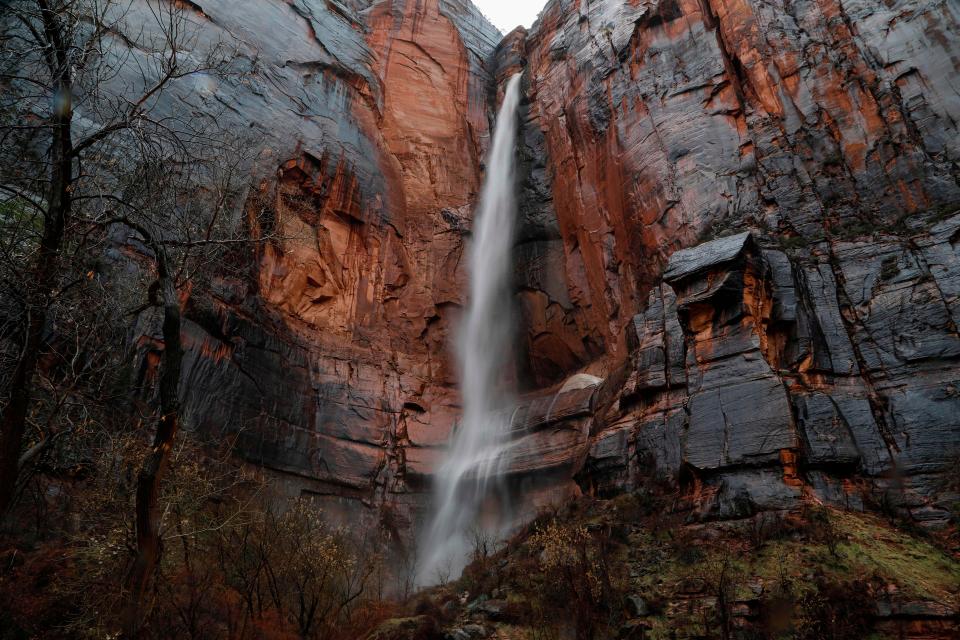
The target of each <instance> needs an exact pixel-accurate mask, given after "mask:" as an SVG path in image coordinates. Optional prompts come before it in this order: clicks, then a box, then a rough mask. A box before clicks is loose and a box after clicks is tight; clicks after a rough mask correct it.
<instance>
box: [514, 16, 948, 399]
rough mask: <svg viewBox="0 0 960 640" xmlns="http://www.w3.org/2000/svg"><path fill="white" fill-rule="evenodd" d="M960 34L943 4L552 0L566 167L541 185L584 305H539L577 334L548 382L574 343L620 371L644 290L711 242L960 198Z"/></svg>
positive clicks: (545, 128) (543, 26)
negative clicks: (750, 229) (677, 254)
mask: <svg viewBox="0 0 960 640" xmlns="http://www.w3.org/2000/svg"><path fill="white" fill-rule="evenodd" d="M957 38H958V15H957V13H956V9H955V8H954V7H950V6H948V5H947V4H945V3H940V4H934V5H931V4H929V3H924V2H912V3H911V2H904V3H897V4H896V5H895V6H886V5H883V6H878V5H876V3H867V2H839V1H836V2H835V1H811V2H783V3H773V4H769V3H767V4H763V3H754V2H750V1H749V0H747V1H743V2H739V1H738V2H718V1H714V0H690V1H687V0H669V1H662V2H617V1H605V2H590V3H586V2H577V1H575V0H570V1H565V0H557V1H555V2H550V3H549V4H548V6H547V7H546V9H545V10H544V12H543V14H542V16H541V18H540V20H539V21H538V23H537V24H536V25H535V27H534V29H533V31H532V32H531V33H530V34H529V35H527V36H526V38H525V41H524V42H523V46H522V49H523V54H522V55H524V56H525V57H526V59H527V64H528V69H529V70H528V76H527V77H528V80H529V92H528V93H529V98H530V103H531V106H530V114H531V115H530V119H531V124H533V125H534V126H535V127H536V128H537V129H538V130H539V135H542V140H536V141H533V142H531V143H529V144H528V147H529V150H530V154H531V155H537V154H540V153H541V150H542V151H543V152H545V153H546V156H547V158H548V159H547V160H546V165H548V167H549V168H548V170H547V171H546V179H545V178H544V177H542V176H540V175H533V176H532V179H531V181H530V182H531V183H533V184H541V183H544V182H546V183H548V184H549V190H550V194H551V197H552V208H553V210H554V211H555V213H556V220H557V224H558V227H559V230H560V234H561V236H562V243H559V242H558V243H553V244H552V245H550V246H551V247H552V250H550V251H547V252H546V253H547V254H548V255H551V256H552V257H549V258H543V257H540V256H538V257H539V259H540V260H541V261H543V260H546V261H548V262H562V263H563V264H564V266H565V270H566V279H567V283H568V287H567V293H568V294H569V296H570V300H569V302H568V301H567V300H564V299H563V298H562V297H558V296H553V295H551V294H550V292H549V291H548V289H547V288H545V287H539V288H537V287H536V286H535V285H536V283H533V284H534V289H536V293H532V294H529V295H527V296H526V301H527V306H528V311H529V314H530V316H531V318H533V319H534V320H535V323H536V322H537V321H539V319H540V318H542V317H543V316H548V317H549V316H550V315H551V311H550V310H551V308H552V307H553V306H559V307H561V308H566V309H568V310H571V312H572V314H573V316H574V317H575V318H576V323H575V325H574V324H571V325H569V326H567V327H561V326H560V325H559V324H558V323H554V324H553V325H551V328H550V329H548V330H546V332H545V333H540V334H539V335H533V336H531V338H530V339H531V341H532V342H533V343H537V342H539V343H541V344H543V345H544V347H545V348H544V349H542V350H541V351H545V352H546V353H545V354H537V355H535V356H534V365H535V369H534V371H533V372H532V373H533V375H534V377H535V379H536V381H537V382H541V383H542V382H544V381H546V380H547V379H549V378H551V377H554V376H556V375H557V373H558V372H559V371H563V370H564V369H567V368H568V366H569V365H568V362H569V361H570V360H571V354H570V353H568V352H566V351H564V350H561V349H550V348H549V347H547V346H546V345H547V343H552V344H561V343H563V344H565V343H570V342H572V341H573V339H574V338H573V336H571V335H569V334H570V333H571V332H572V333H575V334H576V335H577V336H580V337H582V338H583V340H584V343H585V344H584V346H583V348H582V349H581V350H580V353H577V352H576V350H572V351H573V352H574V354H575V355H576V356H577V358H576V359H577V360H579V361H580V362H582V361H583V360H584V358H583V355H584V354H586V355H587V357H588V358H589V357H590V356H593V355H595V353H596V352H597V351H602V352H604V353H605V354H609V355H613V356H614V357H615V358H622V356H623V354H624V346H625V342H624V333H623V328H624V327H625V326H626V324H627V322H628V320H629V319H630V317H631V316H632V315H633V314H634V313H636V311H637V309H638V305H642V302H643V300H644V298H645V290H646V289H647V288H648V287H649V286H650V285H651V284H652V283H653V282H654V280H655V279H656V278H657V276H658V275H659V273H660V271H661V270H662V268H663V266H664V264H665V261H666V259H667V257H668V256H669V255H670V254H671V253H672V252H673V251H674V250H676V249H677V248H679V247H681V246H686V245H689V244H691V243H693V242H695V241H696V240H697V239H699V238H701V237H703V236H704V234H709V233H711V232H712V231H715V230H719V229H723V228H726V227H730V226H736V225H744V224H749V225H753V226H754V227H756V228H762V229H765V230H768V231H769V232H770V233H774V234H778V235H781V236H798V237H801V238H806V239H815V238H820V237H824V236H825V234H827V233H831V232H837V231H838V230H840V229H844V228H850V227H854V226H857V225H873V226H883V225H890V224H894V223H896V222H897V221H898V220H899V219H901V218H902V217H903V216H906V215H909V214H911V213H916V212H922V211H926V210H930V209H935V208H937V207H939V206H942V205H949V204H956V203H957V202H958V201H960V191H958V187H957V180H956V175H957V174H956V172H957V169H956V162H957V159H958V153H960V147H958V146H957V140H958V139H960V138H958V136H957V130H956V126H957V125H956V122H957V120H956V114H957V112H958V110H960V104H958V100H957V97H956V95H957V94H956V89H957V83H958V82H960V80H958V75H957V69H956V64H957V63H956V47H957V46H958V41H957ZM509 49H510V48H509V47H505V48H504V50H505V51H509ZM506 57H509V54H507V56H506ZM531 208H533V206H532V205H531V207H528V210H529V209H531ZM561 248H562V249H563V251H562V256H560V255H559V254H560V252H561ZM554 254H557V255H554ZM535 262H536V261H535ZM540 324H543V323H542V321H541V322H540ZM540 324H538V325H537V326H538V327H539V326H540ZM532 350H533V351H534V352H537V351H538V350H537V349H536V348H534V349H532Z"/></svg>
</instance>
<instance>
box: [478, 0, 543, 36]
mask: <svg viewBox="0 0 960 640" xmlns="http://www.w3.org/2000/svg"><path fill="white" fill-rule="evenodd" d="M473 4H475V5H477V8H479V9H480V11H482V12H483V15H485V16H487V18H488V19H489V20H490V22H492V23H493V26H495V27H496V28H497V29H500V31H502V32H503V33H504V35H506V34H507V33H508V32H510V31H512V30H513V28H514V27H516V26H517V25H523V26H525V27H526V28H528V29H529V28H530V25H532V24H533V21H534V20H536V19H537V14H538V13H540V9H543V5H544V4H546V0H473Z"/></svg>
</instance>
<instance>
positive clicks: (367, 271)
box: [135, 0, 500, 526]
mask: <svg viewBox="0 0 960 640" xmlns="http://www.w3.org/2000/svg"><path fill="white" fill-rule="evenodd" d="M142 10H143V7H140V6H139V5H135V11H142ZM188 11H189V12H190V17H191V20H192V21H193V22H194V24H195V26H196V28H197V33H198V35H199V38H198V43H197V46H198V53H202V50H203V49H205V48H209V47H213V46H215V44H216V43H217V42H226V43H229V44H231V45H235V46H236V47H237V49H238V51H239V55H240V57H239V60H238V61H237V65H236V66H237V67H238V69H237V71H238V73H236V74H234V75H231V76H229V77H228V78H226V79H224V80H223V81H222V82H221V83H220V84H219V85H217V86H216V87H215V89H214V90H213V92H212V95H209V96H206V97H205V98H204V100H205V105H206V108H217V109H218V110H221V111H222V116H221V118H222V123H223V124H224V125H225V127H226V128H229V129H231V130H232V131H235V132H243V131H249V132H250V133H249V136H250V145H251V147H252V148H257V149H262V150H263V152H262V154H261V155H260V157H259V159H258V172H259V176H260V180H261V182H260V188H259V192H256V193H252V194H251V197H250V202H249V206H251V207H257V208H258V210H259V211H260V212H261V214H262V213H263V212H267V213H268V214H269V215H261V216H260V217H261V218H263V219H265V220H269V221H270V222H269V225H268V227H267V228H263V229H261V230H260V231H261V232H262V233H263V234H265V235H269V236H270V237H271V238H272V239H271V240H270V241H269V242H268V243H266V244H264V245H263V246H262V247H260V248H258V255H257V258H256V259H257V263H256V265H255V266H254V269H253V270H254V272H255V273H254V277H253V278H252V279H251V281H249V282H244V281H239V280H235V279H223V280H221V281H219V282H217V283H216V285H215V291H214V292H213V293H214V295H213V296H212V298H211V297H207V296H206V294H204V295H203V296H194V297H193V298H191V299H190V300H188V301H187V303H186V304H187V308H186V317H187V322H186V332H187V342H188V344H189V347H190V348H189V354H188V357H187V363H186V366H185V373H184V376H183V388H182V392H183V395H184V398H185V403H184V406H185V413H186V414H187V417H188V420H189V423H190V424H191V425H193V426H195V427H197V428H200V429H203V430H206V431H209V432H213V433H236V434H239V440H238V449H239V452H240V453H241V455H243V456H244V457H246V458H247V459H248V460H250V461H251V462H253V463H255V464H258V465H263V466H264V467H266V468H268V469H272V470H275V471H277V472H279V474H280V475H279V476H278V477H279V478H281V479H282V480H283V482H282V483H281V484H283V485H284V486H287V487H289V490H290V491H295V492H301V491H306V492H310V493H313V494H316V495H317V496H318V497H319V498H318V499H320V500H322V501H326V502H328V503H329V504H328V505H327V506H328V509H329V510H330V511H331V512H332V513H334V514H336V513H337V512H338V511H340V510H341V508H342V512H343V517H347V518H356V517H363V516H364V514H366V515H369V516H370V517H371V518H376V517H378V516H379V511H378V510H377V509H376V508H370V509H368V508H367V507H376V506H379V505H383V504H388V505H389V504H399V505H400V506H401V507H402V508H401V510H400V512H399V513H400V516H399V517H400V520H401V523H400V526H406V524H405V523H404V519H405V518H406V517H407V515H408V514H409V513H410V509H416V508H417V505H418V504H420V502H422V500H421V498H420V497H419V495H420V494H414V495H413V497H412V498H410V500H411V501H412V504H411V506H410V509H407V508H406V507H405V506H404V503H405V502H406V499H405V498H404V497H403V496H404V495H405V493H404V492H405V491H406V489H407V488H408V484H409V483H410V482H411V481H412V482H414V483H415V484H414V488H418V487H419V486H421V485H422V484H423V482H422V476H423V474H425V473H428V472H429V470H430V469H431V468H432V460H433V454H434V452H435V448H436V446H437V445H438V444H441V443H442V442H443V441H444V440H445V439H446V436H447V434H448V432H449V430H450V428H451V427H452V424H453V421H454V419H455V417H456V415H457V413H458V403H459V400H458V396H457V393H456V390H455V386H454V383H455V380H454V374H453V371H452V369H451V366H450V356H449V353H448V343H449V341H450V332H451V327H452V322H453V321H454V319H455V317H456V314H457V312H458V310H459V308H460V306H461V304H462V302H463V296H464V290H465V286H464V261H463V260H462V253H463V242H464V237H465V234H466V232H467V230H468V229H469V226H470V217H471V215H472V210H471V205H472V203H473V201H474V200H475V197H476V193H477V191H478V190H479V186H480V179H481V171H482V169H481V159H482V157H483V155H484V153H485V150H486V147H487V144H488V138H489V125H490V107H491V104H490V101H489V88H490V86H491V76H490V74H489V73H488V71H487V64H488V60H489V59H490V56H491V54H492V51H493V49H494V46H495V44H496V42H497V41H498V40H499V38H500V35H499V33H498V32H497V31H496V30H495V29H494V28H493V27H492V26H491V25H490V24H489V23H488V22H487V21H486V20H485V19H484V18H483V17H482V16H481V15H480V14H479V12H478V11H477V10H476V8H474V7H473V5H471V4H470V3H469V2H459V1H458V0H429V1H427V2H410V1H407V2H404V1H403V0H397V1H393V0H386V1H383V2H375V3H362V2H361V3H354V4H352V5H349V6H348V5H342V4H338V3H328V2H312V1H309V0H296V1H294V2H282V1H279V0H278V1H276V2H274V1H266V2H258V3H254V4H253V5H251V6H250V7H247V8H245V10H244V11H236V8H235V7H233V6H232V5H231V4H230V3H223V2H217V1H216V0H211V1H210V2H202V3H193V4H192V5H191V7H190V9H188ZM145 22H147V23H148V24H149V20H145ZM178 99H180V100H185V101H190V100H192V99H194V98H193V96H192V94H191V87H179V86H178V87H177V88H176V92H175V93H174V94H173V95H171V100H172V101H171V104H169V105H167V104H164V105H160V108H161V109H175V108H179V105H178V104H177V102H176V100H178ZM418 479H419V480H420V482H419V484H416V483H417V482H418ZM396 496H400V497H396ZM364 505H366V506H367V507H364ZM407 524H408V523H407ZM391 526H392V525H391Z"/></svg>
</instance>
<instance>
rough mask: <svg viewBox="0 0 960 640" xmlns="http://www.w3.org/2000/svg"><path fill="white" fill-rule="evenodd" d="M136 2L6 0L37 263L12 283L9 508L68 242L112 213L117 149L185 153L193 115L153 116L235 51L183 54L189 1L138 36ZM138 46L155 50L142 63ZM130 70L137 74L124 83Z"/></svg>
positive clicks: (16, 163) (20, 173)
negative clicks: (182, 86)
mask: <svg viewBox="0 0 960 640" xmlns="http://www.w3.org/2000/svg"><path fill="white" fill-rule="evenodd" d="M130 6H131V5H130V4H128V5H126V6H124V5H120V4H118V3H116V2H113V1H111V0H19V1H18V0H7V1H5V2H4V3H3V16H2V18H0V20H2V22H0V44H2V52H3V53H2V57H0V87H2V88H3V91H2V94H3V95H4V97H3V98H2V99H0V147H2V148H3V149H4V150H5V151H4V153H5V157H3V158H2V163H0V166H2V167H3V169H2V173H0V193H2V194H3V197H4V204H5V205H6V208H5V210H4V215H5V217H7V218H9V217H13V218H17V220H16V221H15V225H14V226H17V227H18V228H19V229H20V231H21V233H20V234H19V236H18V238H17V240H18V242H17V244H16V245H13V246H15V247H16V248H17V250H18V252H19V253H21V254H23V255H8V257H10V258H12V259H18V258H24V259H25V261H26V263H27V264H28V266H27V268H25V269H22V272H21V274H20V275H21V278H20V279H19V280H17V281H13V282H6V283H4V284H5V285H7V286H6V287H5V289H8V290H10V291H5V292H4V293H5V297H6V298H7V299H8V303H7V306H9V307H10V308H14V307H19V309H20V313H18V314H17V316H18V323H19V324H20V325H21V326H20V327H18V328H17V330H10V331H8V336H9V337H11V338H12V339H13V343H14V344H15V348H14V349H12V351H13V353H14V355H13V356H12V357H11V360H12V362H11V365H12V371H11V372H10V375H9V377H8V382H7V384H6V388H5V389H4V392H5V395H6V402H5V403H4V405H3V407H2V410H0V514H3V513H5V512H6V511H7V510H8V509H9V507H10V504H11V502H12V500H13V497H14V495H15V487H16V481H17V476H18V471H19V466H20V458H21V452H22V449H23V441H24V435H25V431H26V424H27V415H28V412H29V410H30V404H31V394H32V391H33V390H34V381H35V376H36V374H37V369H38V364H39V362H40V359H41V357H42V354H43V352H44V346H45V344H44V332H45V330H46V327H47V324H48V320H49V315H50V309H51V307H52V305H54V304H55V303H56V301H57V299H58V298H59V297H60V296H61V295H62V294H63V291H64V289H65V288H66V287H69V286H70V282H69V281H65V278H64V275H65V268H64V267H65V265H64V261H63V258H64V252H65V243H66V242H73V243H78V244H84V242H85V241H86V240H88V239H89V236H88V235H87V231H88V230H87V228H86V226H87V225H86V222H87V220H86V218H87V212H88V211H89V210H93V211H95V212H96V211H97V210H98V207H96V206H92V207H91V206H90V205H97V204H99V205H101V207H100V209H102V205H103V204H104V202H105V201H114V200H118V199H119V196H118V195H117V194H116V193H115V190H114V189H113V188H112V184H111V183H113V182H115V176H114V175H113V174H112V173H111V170H110V167H111V158H113V159H116V158H115V156H112V153H114V152H115V151H116V148H117V147H121V146H124V147H126V148H131V143H132V142H136V143H139V146H141V147H142V146H151V145H152V146H165V147H168V148H180V149H182V148H183V147H184V144H185V141H186V140H189V139H190V138H193V137H196V136H197V135H198V134H197V132H198V129H197V128H196V127H191V126H190V123H189V122H187V121H186V119H185V118H179V119H177V118H170V117H168V116H155V115H154V113H153V112H154V107H155V105H156V103H157V100H158V99H159V97H160V95H161V94H162V93H163V92H164V91H166V90H168V88H169V87H171V86H172V85H173V84H174V83H176V82H177V81H178V80H181V79H183V78H185V77H187V76H190V75H193V74H197V73H205V72H214V71H220V70H222V69H224V68H225V65H226V64H227V61H228V59H229V56H227V55H224V51H223V49H222V48H221V47H213V48H212V50H211V51H210V54H209V55H208V56H207V57H206V58H205V59H203V60H201V61H195V60H188V59H185V58H184V57H183V53H182V52H183V51H185V50H188V49H189V48H190V47H189V44H190V41H191V39H193V38H195V34H194V33H193V32H192V31H191V30H190V27H189V21H188V20H187V19H186V16H185V14H184V12H183V9H182V8H181V7H180V5H179V3H168V2H164V1H163V0H157V1H156V2H152V1H150V2H146V4H145V5H144V6H145V7H146V8H147V9H148V14H149V16H150V18H151V22H152V24H145V25H141V29H140V31H139V32H136V31H134V32H133V33H132V35H131V34H130V32H131V30H130V29H129V27H128V26H127V25H126V23H125V18H126V16H127V11H128V9H129V7H130ZM137 46H140V47H141V48H143V49H144V50H146V51H150V52H152V53H151V55H149V56H146V57H144V58H142V59H141V58H137V59H134V58H133V54H132V53H131V52H132V51H133V50H134V49H136V48H137ZM131 70H135V72H134V77H135V78H136V80H137V81H136V82H133V83H129V82H126V81H121V80H120V77H121V74H127V75H129V74H130V72H131ZM125 77H126V76H125ZM131 84H132V85H133V86H134V87H136V88H137V92H136V93H135V94H133V96H134V97H131V94H130V90H131V88H132V87H131ZM81 105H82V106H83V108H84V111H85V112H86V113H88V114H89V115H88V117H87V118H86V119H85V123H84V124H83V125H82V126H81V125H79V124H78V122H77V120H76V117H75V116H76V113H77V109H78V107H79V106H81ZM86 121H96V122H98V124H92V125H91V124H89V122H86ZM137 146H138V145H133V147H132V148H134V149H136V148H137ZM14 154H15V155H14ZM4 222H5V223H7V224H8V225H9V224H10V222H11V221H10V220H4ZM8 246H10V245H8ZM9 253H10V252H9V251H8V254H9ZM10 270H11V271H17V270H18V269H17V267H13V268H12V269H10ZM11 291H12V292H13V293H10V292H11ZM10 299H15V300H16V301H17V302H19V304H16V303H12V302H9V300H10Z"/></svg>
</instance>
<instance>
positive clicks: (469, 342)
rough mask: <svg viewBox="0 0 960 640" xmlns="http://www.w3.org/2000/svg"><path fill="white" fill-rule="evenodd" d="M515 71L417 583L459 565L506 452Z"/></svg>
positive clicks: (497, 141) (477, 226)
mask: <svg viewBox="0 0 960 640" xmlns="http://www.w3.org/2000/svg"><path fill="white" fill-rule="evenodd" d="M519 102H520V74H519V73H518V74H516V75H514V76H512V77H511V78H510V80H509V81H508V82H507V88H506V91H505V92H504V96H503V103H502V104H501V105H500V111H499V112H498V113H497V121H496V125H495V127H494V132H493V146H492V147H491V149H490V155H489V157H488V159H487V175H486V180H485V182H484V184H483V188H482V190H481V192H480V205H479V208H478V210H477V212H476V214H475V216H474V228H473V240H472V243H471V245H470V263H469V268H470V273H469V275H470V299H469V303H468V306H467V312H466V316H465V319H464V320H463V323H462V325H461V327H460V331H459V335H458V338H459V340H458V344H457V347H458V348H457V356H458V362H459V366H460V383H461V389H462V396H463V416H462V419H461V422H460V424H459V426H458V427H457V428H456V430H455V432H454V433H453V434H452V436H451V439H450V445H449V448H448V449H447V451H446V454H445V458H444V460H443V463H442V464H441V466H440V468H439V469H438V471H437V475H436V485H435V495H434V501H435V502H434V513H433V521H432V522H431V524H430V525H429V528H428V529H427V535H426V536H425V537H424V539H423V542H422V544H421V546H420V553H419V557H420V562H419V563H418V564H419V568H418V572H417V574H418V576H417V581H418V582H419V583H421V584H428V583H430V582H434V581H436V580H437V577H438V575H439V574H440V573H452V574H454V575H455V574H456V573H457V572H459V570H460V569H462V568H463V566H464V564H465V563H466V560H467V554H468V551H469V548H470V540H469V538H470V536H471V535H472V534H474V532H475V528H477V527H482V526H484V525H483V524H481V523H480V522H479V520H480V511H481V508H482V505H483V503H484V501H485V500H487V499H488V498H489V497H490V496H491V494H492V493H493V492H494V490H495V489H496V488H497V485H498V480H500V478H501V470H502V468H503V464H504V462H505V457H506V452H507V447H506V444H507V438H508V433H507V431H508V429H509V426H510V424H509V422H510V415H511V411H510V408H511V402H512V394H511V393H510V389H509V388H508V386H507V384H506V381H505V378H507V377H508V376H506V375H505V373H506V371H507V369H508V367H509V366H510V360H511V357H512V351H513V332H514V327H513V324H514V323H513V314H512V313H511V296H512V276H513V256H512V249H513V236H514V218H515V217H516V198H515V194H514V189H515V182H514V148H515V146H516V145H515V143H516V133H517V113H516V112H517V105H518V104H519Z"/></svg>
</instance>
